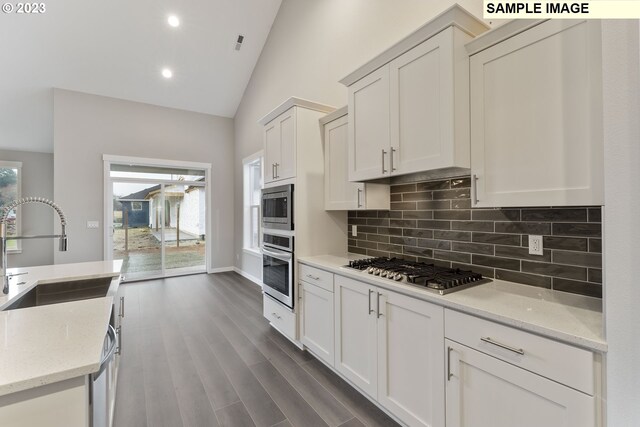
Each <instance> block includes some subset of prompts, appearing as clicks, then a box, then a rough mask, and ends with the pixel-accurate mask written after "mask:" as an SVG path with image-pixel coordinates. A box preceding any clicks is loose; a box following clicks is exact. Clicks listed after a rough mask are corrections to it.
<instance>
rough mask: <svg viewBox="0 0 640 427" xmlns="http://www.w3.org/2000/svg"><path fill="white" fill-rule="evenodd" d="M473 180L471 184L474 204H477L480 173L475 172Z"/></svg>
mask: <svg viewBox="0 0 640 427" xmlns="http://www.w3.org/2000/svg"><path fill="white" fill-rule="evenodd" d="M472 179H473V182H472V183H471V186H472V187H473V204H474V205H477V204H478V202H479V200H478V175H476V174H475V173H474V174H473V177H472Z"/></svg>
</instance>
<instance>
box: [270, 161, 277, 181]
mask: <svg viewBox="0 0 640 427" xmlns="http://www.w3.org/2000/svg"><path fill="white" fill-rule="evenodd" d="M271 179H276V164H275V163H271Z"/></svg>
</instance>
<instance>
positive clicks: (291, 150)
mask: <svg viewBox="0 0 640 427" xmlns="http://www.w3.org/2000/svg"><path fill="white" fill-rule="evenodd" d="M264 147H265V156H264V158H265V162H264V163H265V166H264V182H265V183H269V182H273V181H280V180H282V179H287V178H293V177H294V176H295V175H296V124H295V107H294V108H290V109H289V110H287V111H285V112H284V113H282V114H281V115H280V116H278V117H276V118H275V119H273V121H271V122H269V123H268V124H267V125H266V126H265V127H264Z"/></svg>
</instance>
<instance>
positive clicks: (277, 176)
mask: <svg viewBox="0 0 640 427" xmlns="http://www.w3.org/2000/svg"><path fill="white" fill-rule="evenodd" d="M278 166H280V163H276V178H280V175H279V174H278Z"/></svg>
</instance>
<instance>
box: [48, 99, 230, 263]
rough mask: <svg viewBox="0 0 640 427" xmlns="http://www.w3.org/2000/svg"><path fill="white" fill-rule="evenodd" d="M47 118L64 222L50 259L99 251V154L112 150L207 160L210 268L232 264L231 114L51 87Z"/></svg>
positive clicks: (97, 256)
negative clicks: (64, 238) (65, 238)
mask: <svg viewBox="0 0 640 427" xmlns="http://www.w3.org/2000/svg"><path fill="white" fill-rule="evenodd" d="M53 121H54V129H53V133H54V136H53V140H54V166H55V167H54V195H55V200H56V202H58V203H59V204H60V206H61V207H62V208H63V209H64V210H65V212H66V213H67V218H68V222H69V225H68V230H67V231H68V233H69V251H68V252H55V254H54V258H55V262H56V263H67V262H81V261H91V260H101V259H103V236H104V229H103V226H104V224H102V222H103V212H104V195H103V161H102V155H103V154H112V155H120V156H134V157H147V158H157V159H169V160H182V161H194V162H207V163H211V164H212V169H211V183H210V188H211V193H212V194H211V196H212V212H211V224H212V230H210V231H209V232H208V233H207V234H208V236H207V239H208V241H207V244H209V245H211V262H212V267H213V268H222V267H231V266H233V245H234V239H233V223H234V216H233V188H232V186H231V184H230V183H231V181H232V180H233V176H234V163H233V120H232V119H228V118H222V117H216V116H211V115H207V114H200V113H192V112H188V111H182V110H174V109H171V108H164V107H157V106H152V105H147V104H141V103H136V102H130V101H123V100H119V99H115V98H107V97H102V96H95V95H88V94H84V93H79V92H71V91H66V90H60V89H55V90H54V120H53ZM87 220H99V221H100V225H101V227H100V228H99V229H96V230H93V229H92V230H89V229H87V228H86V222H87Z"/></svg>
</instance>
